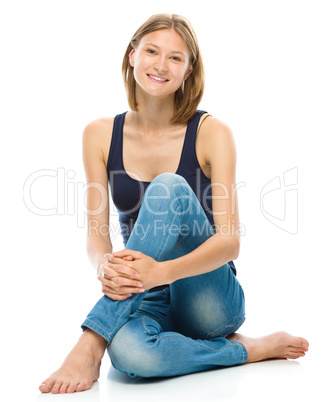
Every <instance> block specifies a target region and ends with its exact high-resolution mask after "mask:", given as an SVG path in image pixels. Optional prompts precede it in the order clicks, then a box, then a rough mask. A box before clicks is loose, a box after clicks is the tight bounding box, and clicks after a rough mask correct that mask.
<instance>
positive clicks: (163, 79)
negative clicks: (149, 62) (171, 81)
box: [147, 74, 168, 82]
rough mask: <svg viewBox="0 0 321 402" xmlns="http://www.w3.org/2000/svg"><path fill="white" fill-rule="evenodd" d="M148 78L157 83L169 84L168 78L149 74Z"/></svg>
mask: <svg viewBox="0 0 321 402" xmlns="http://www.w3.org/2000/svg"><path fill="white" fill-rule="evenodd" d="M147 76H148V77H149V78H150V79H152V80H153V81H157V82H167V81H168V79H167V78H161V77H157V76H156V75H153V74H147Z"/></svg>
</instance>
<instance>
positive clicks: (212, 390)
mask: <svg viewBox="0 0 321 402" xmlns="http://www.w3.org/2000/svg"><path fill="white" fill-rule="evenodd" d="M53 320H54V321H55V322H56V324H57V327H53V329H52V331H51V333H50V334H48V335H47V337H42V336H40V337H34V336H35V332H33V331H32V330H31V328H29V329H28V328H25V330H26V331H25V335H24V336H23V337H22V339H21V343H19V342H17V341H18V339H19V338H18V337H17V339H16V346H17V349H18V353H17V357H18V359H17V360H16V359H15V360H14V361H12V362H11V363H10V365H9V367H8V372H7V373H5V381H4V388H2V392H1V394H2V395H5V396H6V398H5V399H4V400H6V401H17V400H24V401H27V402H29V401H30V402H31V401H32V402H40V401H52V400H55V401H57V400H59V401H91V402H95V401H104V402H106V401H109V402H113V401H117V402H120V401H121V402H123V401H129V400H130V401H132V402H134V401H148V402H158V401H159V402H163V401H186V400H188V401H198V400H204V401H205V400H213V401H238V402H243V401H244V402H245V401H246V402H251V401H258V400H259V401H271V400H273V401H277V402H278V401H303V400H313V401H317V400H319V399H318V397H319V374H320V369H319V362H320V353H319V351H318V346H317V342H318V339H317V338H316V336H315V337H313V336H312V337H311V336H309V341H310V351H309V353H308V354H307V355H306V357H304V358H301V359H299V360H296V361H293V360H291V361H290V360H270V361H265V362H260V363H255V364H248V365H243V366H238V367H231V368H225V369H220V370H213V371H207V372H202V373H195V374H191V375H186V376H181V377H175V378H167V379H146V380H144V379H132V378H130V377H128V376H126V375H123V374H120V373H118V372H117V371H116V370H115V369H113V368H112V367H111V366H110V362H109V358H108V355H107V354H106V355H105V357H104V359H103V362H102V367H101V377H100V379H99V381H98V382H97V383H95V384H94V386H93V388H92V389H91V390H89V391H85V392H82V393H77V394H72V395H52V394H41V393H40V392H39V391H38V385H39V384H40V383H41V381H42V380H44V379H45V378H46V376H48V375H49V374H50V373H51V372H53V371H54V370H55V369H57V368H58V366H59V365H60V364H61V362H62V360H63V358H64V356H65V354H66V353H67V351H68V350H69V349H70V348H71V346H72V344H73V341H74V340H75V339H76V338H77V336H78V335H79V334H80V331H79V329H78V328H74V329H73V330H72V331H69V332H67V334H65V342H64V343H63V342H62V336H60V335H59V332H58V331H59V328H61V327H59V317H58V316H57V317H53ZM71 321H72V322H73V320H71ZM62 323H63V326H66V325H67V322H66V321H64V319H62ZM39 326H40V323H39ZM58 327H59V328H58ZM244 330H245V332H247V333H248V331H249V330H250V326H249V325H247V326H245V325H244ZM243 332H244V331H243ZM40 335H41V333H40ZM5 352H7V353H5V357H6V356H7V357H8V356H9V350H6V351H5ZM8 361H9V359H7V362H8ZM12 373H14V374H12ZM307 396H308V397H309V398H310V399H307ZM312 396H313V398H312Z"/></svg>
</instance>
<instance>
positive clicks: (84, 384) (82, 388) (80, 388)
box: [76, 382, 92, 392]
mask: <svg viewBox="0 0 321 402" xmlns="http://www.w3.org/2000/svg"><path fill="white" fill-rule="evenodd" d="M91 386H92V384H91V383H89V382H88V383H87V382H80V383H79V384H78V385H77V389H76V390H77V392H81V391H86V390H87V389H90V388H91Z"/></svg>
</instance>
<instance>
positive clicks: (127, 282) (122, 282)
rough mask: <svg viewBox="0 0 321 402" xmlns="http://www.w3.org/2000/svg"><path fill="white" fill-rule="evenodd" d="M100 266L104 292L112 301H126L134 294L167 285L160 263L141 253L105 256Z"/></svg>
mask: <svg viewBox="0 0 321 402" xmlns="http://www.w3.org/2000/svg"><path fill="white" fill-rule="evenodd" d="M104 257H106V261H105V262H103V263H101V264H100V265H99V266H98V280H99V281H100V282H101V283H102V292H103V293H104V294H105V295H106V296H108V297H109V298H111V299H112V300H125V299H127V298H128V297H130V296H132V294H133V293H143V292H145V291H146V290H149V289H151V288H153V287H155V286H159V285H163V284H165V283H164V282H163V278H162V269H160V264H161V263H160V262H157V261H155V260H154V259H153V258H152V257H149V256H147V255H145V254H143V253H141V252H140V251H133V250H127V249H124V250H121V251H117V252H113V253H108V254H105V255H104Z"/></svg>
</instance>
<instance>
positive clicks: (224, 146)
mask: <svg viewBox="0 0 321 402" xmlns="http://www.w3.org/2000/svg"><path fill="white" fill-rule="evenodd" d="M198 137H199V142H200V145H201V148H202V150H203V153H204V157H205V160H206V163H207V164H209V165H210V164H211V163H212V162H213V160H214V159H215V160H217V161H218V160H221V159H222V158H223V157H227V158H233V159H235V157H236V147H235V141H234V135H233V133H232V130H231V129H230V127H229V126H228V125H227V124H226V123H225V122H223V121H221V120H219V119H217V118H214V117H212V116H208V117H206V118H205V119H204V121H203V122H202V124H201V126H200V129H199V135H198Z"/></svg>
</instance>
